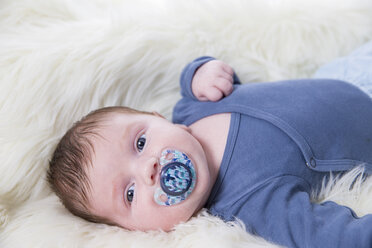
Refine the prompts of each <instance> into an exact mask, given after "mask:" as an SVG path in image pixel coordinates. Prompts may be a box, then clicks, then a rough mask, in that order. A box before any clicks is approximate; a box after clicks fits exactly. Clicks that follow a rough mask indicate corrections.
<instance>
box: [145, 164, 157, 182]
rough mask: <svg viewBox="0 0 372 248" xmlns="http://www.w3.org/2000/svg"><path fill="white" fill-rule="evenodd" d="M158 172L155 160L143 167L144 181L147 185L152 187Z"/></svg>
mask: <svg viewBox="0 0 372 248" xmlns="http://www.w3.org/2000/svg"><path fill="white" fill-rule="evenodd" d="M158 171H159V163H158V161H157V160H156V159H152V160H150V161H149V162H148V164H147V165H146V166H145V170H144V181H145V183H146V184H147V185H150V186H152V185H154V184H155V183H156V180H157V177H158V174H159V173H158Z"/></svg>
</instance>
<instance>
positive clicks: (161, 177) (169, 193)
mask: <svg viewBox="0 0 372 248" xmlns="http://www.w3.org/2000/svg"><path fill="white" fill-rule="evenodd" d="M174 166H180V167H182V168H184V169H186V171H187V173H189V175H190V177H191V175H192V174H191V170H190V168H189V167H188V166H186V165H184V164H183V163H180V162H171V163H169V164H167V165H165V166H164V167H163V168H162V169H161V173H160V186H161V188H162V190H163V191H164V192H165V193H167V194H168V195H171V196H179V195H182V194H184V193H185V192H187V191H188V190H189V188H190V186H191V182H192V180H188V183H187V186H186V188H185V189H184V190H182V191H180V192H173V191H171V190H169V189H168V187H167V186H166V185H165V182H164V181H163V178H164V177H165V176H166V175H165V173H166V172H167V170H168V169H169V168H170V167H174Z"/></svg>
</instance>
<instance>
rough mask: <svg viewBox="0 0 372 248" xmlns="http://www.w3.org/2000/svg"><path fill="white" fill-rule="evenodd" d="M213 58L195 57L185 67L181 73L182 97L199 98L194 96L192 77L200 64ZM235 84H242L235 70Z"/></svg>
mask: <svg viewBox="0 0 372 248" xmlns="http://www.w3.org/2000/svg"><path fill="white" fill-rule="evenodd" d="M211 60H215V58H213V57H209V56H203V57H199V58H197V59H195V60H194V61H192V62H191V63H189V64H188V65H187V66H186V67H185V68H184V69H183V71H182V73H181V78H180V86H181V95H182V97H189V98H192V99H195V100H197V99H196V97H195V96H194V94H193V93H192V90H191V82H192V78H193V77H194V74H195V72H196V70H197V69H198V68H199V67H200V66H202V65H204V64H205V63H207V62H209V61H211ZM234 84H240V80H239V78H238V77H237V75H236V74H235V72H234Z"/></svg>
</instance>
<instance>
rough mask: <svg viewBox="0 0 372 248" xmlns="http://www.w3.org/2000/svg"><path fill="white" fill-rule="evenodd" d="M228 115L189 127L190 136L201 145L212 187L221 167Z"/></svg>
mask: <svg viewBox="0 0 372 248" xmlns="http://www.w3.org/2000/svg"><path fill="white" fill-rule="evenodd" d="M230 118H231V114H230V113H222V114H215V115H211V116H208V117H205V118H202V119H200V120H198V121H197V122H195V123H193V124H191V125H190V129H191V134H192V135H193V136H194V137H195V138H196V139H197V140H198V141H199V142H200V144H201V145H202V147H203V149H204V151H205V154H206V157H207V162H208V167H209V171H210V174H211V188H212V187H213V185H214V183H215V181H216V179H217V175H218V172H219V169H220V166H221V162H222V158H223V154H224V151H225V147H226V142H227V136H228V133H229V127H230Z"/></svg>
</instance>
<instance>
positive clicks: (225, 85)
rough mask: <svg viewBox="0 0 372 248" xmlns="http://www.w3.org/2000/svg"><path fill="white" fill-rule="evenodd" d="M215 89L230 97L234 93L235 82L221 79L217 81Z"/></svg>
mask: <svg viewBox="0 0 372 248" xmlns="http://www.w3.org/2000/svg"><path fill="white" fill-rule="evenodd" d="M215 87H216V88H218V89H219V90H220V91H222V93H223V95H224V96H228V95H230V94H231V92H232V91H233V88H234V87H233V82H232V80H231V81H230V80H226V79H224V78H220V79H219V80H216V82H215Z"/></svg>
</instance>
